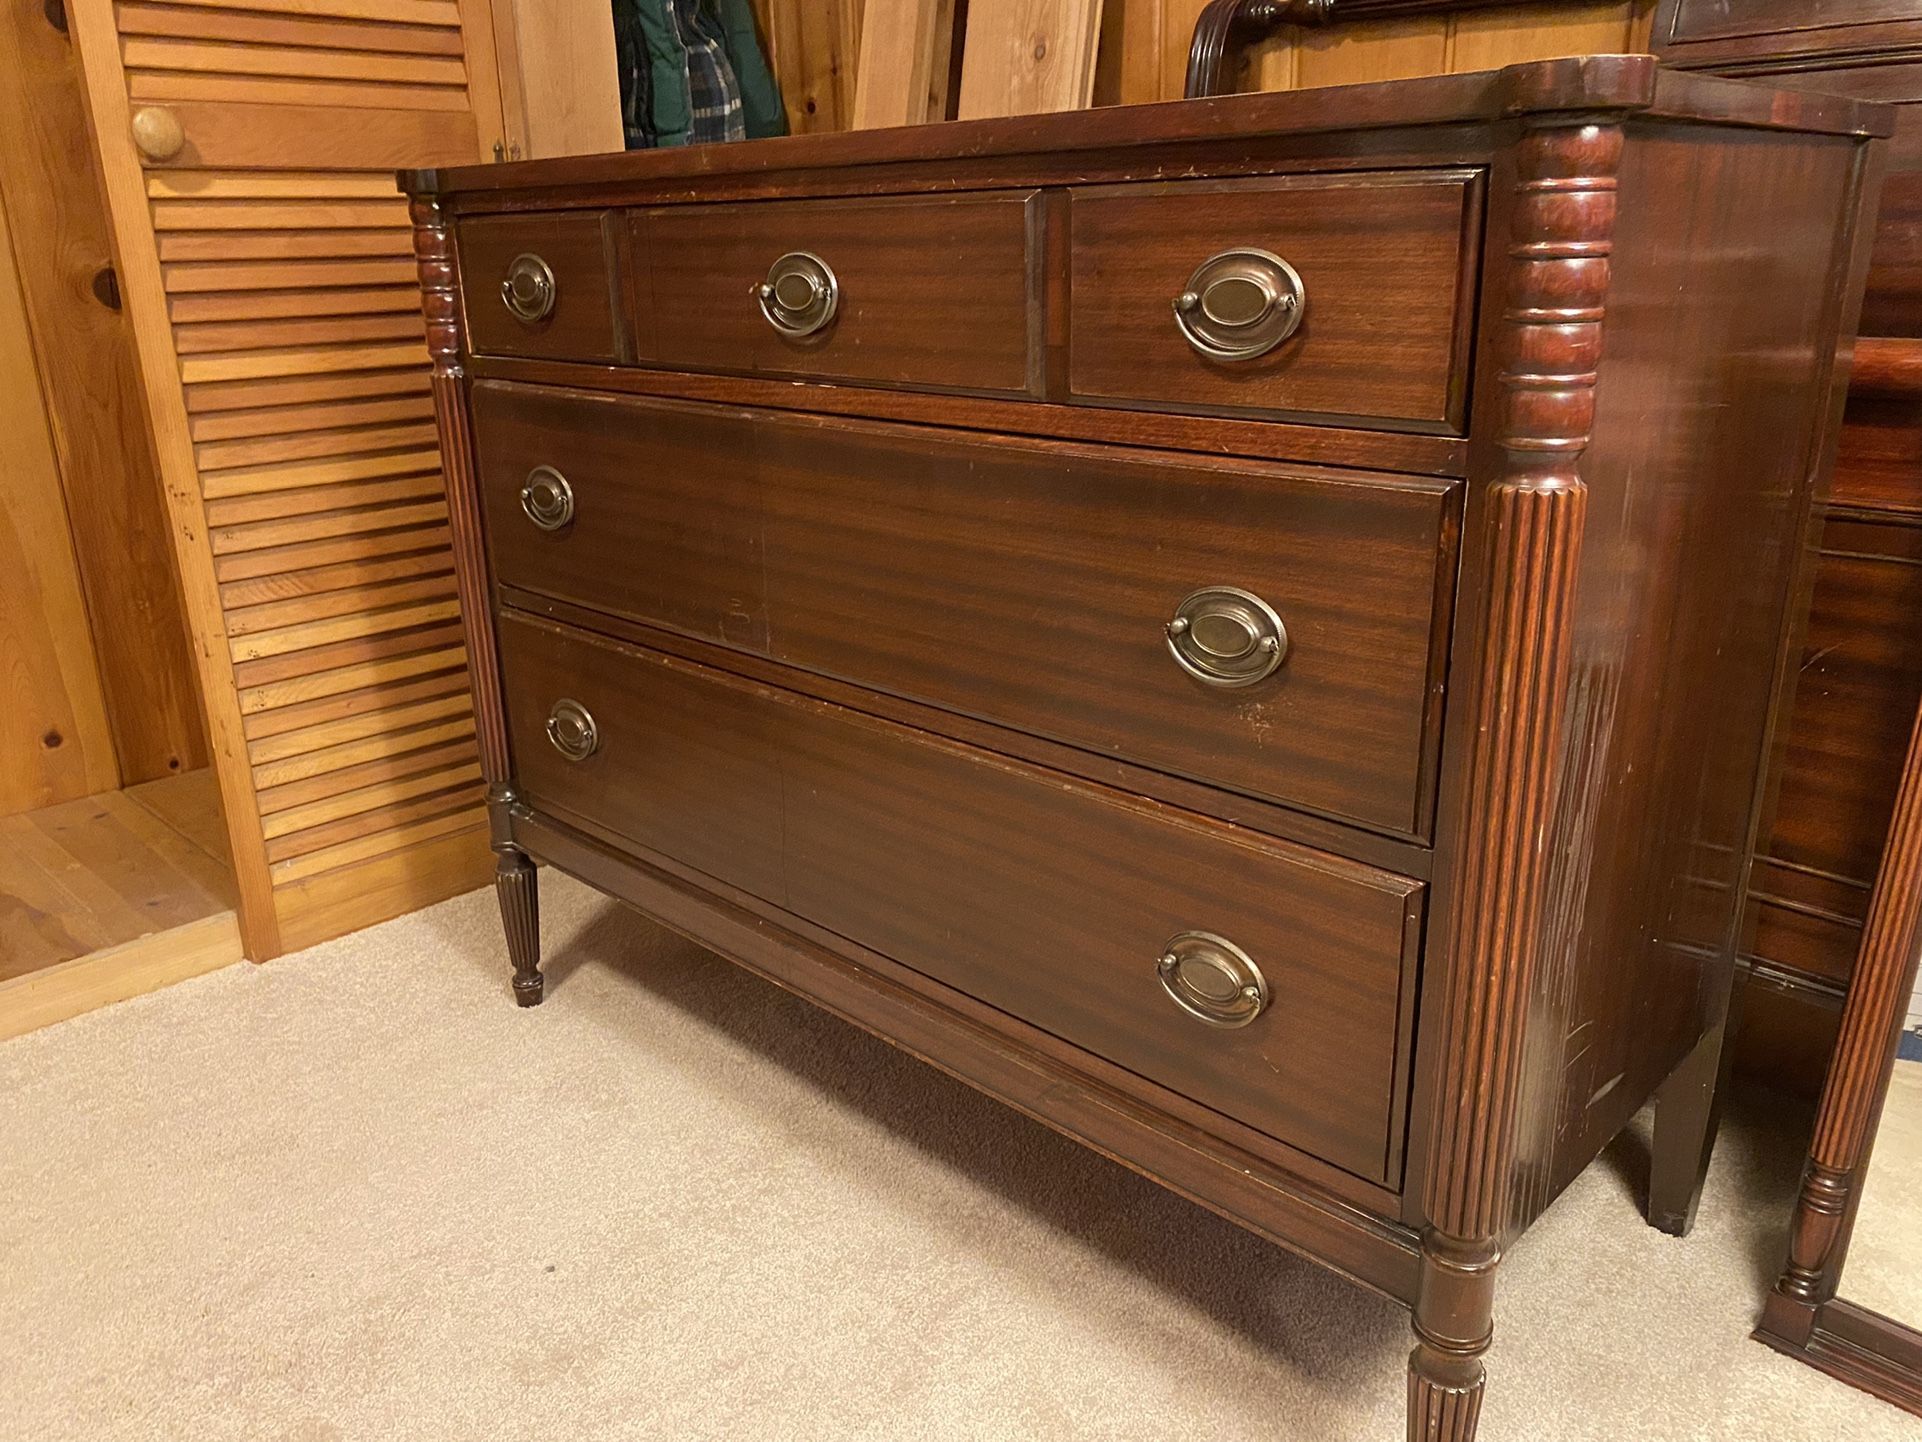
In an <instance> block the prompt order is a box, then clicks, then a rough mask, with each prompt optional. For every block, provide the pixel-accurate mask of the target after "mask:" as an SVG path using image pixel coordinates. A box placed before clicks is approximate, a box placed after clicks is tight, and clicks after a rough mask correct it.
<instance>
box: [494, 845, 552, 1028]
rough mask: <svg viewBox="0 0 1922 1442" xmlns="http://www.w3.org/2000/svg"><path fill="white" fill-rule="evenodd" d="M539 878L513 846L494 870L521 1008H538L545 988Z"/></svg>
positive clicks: (501, 851)
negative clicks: (542, 963) (542, 972)
mask: <svg viewBox="0 0 1922 1442" xmlns="http://www.w3.org/2000/svg"><path fill="white" fill-rule="evenodd" d="M538 878H539V873H537V872H536V871H535V869H534V863H533V862H532V861H530V860H528V859H527V853H526V852H524V851H520V850H517V849H516V848H514V847H511V846H510V847H503V848H501V849H500V861H499V863H498V864H497V865H496V866H495V868H494V894H495V895H496V896H498V897H499V898H500V904H501V926H502V927H503V928H505V930H506V932H507V955H508V958H509V959H510V960H511V961H512V962H513V963H514V1000H515V1001H517V1002H519V1003H520V1004H521V1005H522V1006H539V1005H540V1004H541V989H542V987H543V986H544V985H545V983H544V981H543V979H542V977H541V906H540V889H539V879H538Z"/></svg>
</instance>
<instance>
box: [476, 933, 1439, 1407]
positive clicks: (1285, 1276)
mask: <svg viewBox="0 0 1922 1442" xmlns="http://www.w3.org/2000/svg"><path fill="white" fill-rule="evenodd" d="M548 942H549V946H550V951H549V955H548V960H547V962H546V964H545V966H544V968H543V969H544V971H545V973H546V976H547V996H548V1000H547V1002H546V1003H545V1005H544V1007H543V1008H542V1010H543V1011H544V1012H548V1013H550V1014H552V1013H554V1012H557V1011H561V1010H563V1009H564V1008H566V1006H567V998H568V994H569V992H570V990H572V989H573V988H572V987H571V986H570V982H571V981H572V980H573V979H574V978H575V976H576V974H577V972H578V971H579V970H580V969H581V968H583V967H587V966H592V965H597V964H598V965H603V966H606V967H608V968H609V969H611V970H613V971H615V972H617V973H618V974H619V976H620V977H621V978H622V982H623V984H626V985H632V986H635V987H639V988H642V989H644V990H645V991H646V992H647V993H649V994H650V995H651V997H652V998H654V999H656V1000H658V1001H660V1002H664V1003H666V1004H668V1005H670V1006H672V1007H674V1008H675V1009H676V1010H678V1011H680V1012H682V1013H684V1014H685V1015H687V1016H688V1017H689V1018H691V1019H692V1020H695V1021H697V1022H698V1023H699V1024H700V1025H701V1027H702V1028H703V1029H704V1030H705V1031H707V1032H708V1033H710V1034H711V1035H712V1038H713V1043H714V1046H715V1048H716V1049H717V1050H726V1049H736V1050H742V1051H747V1052H750V1053H752V1054H753V1056H755V1057H756V1058H759V1059H761V1060H763V1061H766V1062H770V1063H773V1064H774V1065H776V1066H779V1067H780V1068H781V1069H782V1070H783V1071H784V1072H786V1073H787V1074H788V1075H789V1076H790V1077H792V1078H793V1079H794V1080H795V1081H796V1082H797V1083H799V1084H800V1085H801V1086H803V1087H804V1088H806V1090H807V1092H808V1093H810V1094H812V1095H813V1096H814V1097H816V1098H818V1099H819V1100H820V1101H821V1102H823V1103H824V1104H825V1105H826V1106H828V1107H830V1108H832V1109H834V1110H835V1111H838V1112H842V1113H846V1114H848V1115H849V1117H850V1118H851V1119H853V1120H855V1121H856V1122H858V1123H866V1124H872V1125H877V1126H880V1127H883V1128H885V1129H886V1130H887V1131H888V1132H889V1133H890V1134H891V1135H892V1136H894V1137H896V1138H898V1139H899V1140H900V1141H902V1142H903V1143H905V1144H907V1145H909V1146H911V1147H913V1148H914V1149H915V1150H916V1151H917V1152H919V1153H920V1154H922V1155H923V1156H925V1157H927V1158H929V1159H930V1160H932V1161H933V1162H935V1163H937V1164H938V1165H940V1166H942V1167H943V1168H945V1169H947V1170H948V1171H950V1172H953V1173H956V1174H959V1175H961V1176H963V1177H965V1178H966V1179H967V1181H968V1182H969V1183H970V1184H971V1185H974V1186H976V1187H979V1188H981V1189H982V1190H984V1191H986V1192H989V1193H991V1194H992V1195H993V1197H994V1198H995V1199H996V1200H997V1201H998V1202H1000V1203H1002V1204H1004V1205H1006V1206H1008V1207H1012V1208H1017V1209H1019V1210H1020V1211H1021V1212H1023V1213H1024V1214H1026V1215H1027V1216H1029V1217H1031V1218H1033V1219H1035V1220H1038V1221H1039V1222H1041V1223H1043V1224H1045V1225H1046V1226H1048V1227H1050V1228H1052V1229H1053V1230H1055V1231H1057V1232H1059V1233H1062V1234H1064V1235H1065V1236H1067V1237H1068V1238H1070V1239H1072V1241H1073V1242H1074V1243H1075V1244H1076V1245H1078V1246H1081V1247H1085V1248H1087V1249H1089V1250H1090V1251H1092V1252H1095V1253H1098V1254H1099V1255H1100V1256H1102V1257H1103V1258H1105V1259H1107V1260H1108V1261H1109V1262H1111V1263H1113V1264H1116V1265H1118V1266H1121V1267H1125V1268H1126V1269H1128V1271H1130V1272H1131V1273H1133V1274H1134V1275H1135V1276H1137V1277H1138V1278H1139V1279H1140V1280H1141V1281H1142V1283H1143V1284H1144V1285H1146V1286H1149V1287H1153V1288H1155V1289H1157V1290H1159V1291H1161V1292H1163V1293H1166V1294H1170V1295H1172V1296H1173V1297H1175V1298H1177V1299H1178V1300H1179V1301H1180V1302H1182V1303H1183V1304H1184V1305H1186V1306H1188V1307H1191V1308H1193V1309H1194V1310H1195V1311H1197V1312H1199V1313H1201V1314H1204V1315H1205V1316H1207V1317H1209V1318H1210V1319H1212V1320H1213V1321H1214V1322H1215V1323H1217V1324H1219V1325H1220V1326H1222V1327H1225V1328H1228V1329H1230V1330H1231V1331H1232V1332H1234V1333H1235V1334H1237V1335H1239V1336H1240V1337H1241V1338H1244V1339H1245V1340H1246V1341H1248V1342H1249V1343H1250V1344H1252V1345H1254V1346H1255V1347H1258V1348H1259V1349H1261V1350H1262V1351H1263V1352H1265V1353H1268V1354H1269V1355H1270V1356H1271V1357H1272V1358H1273V1359H1274V1360H1276V1361H1278V1362H1280V1363H1282V1364H1283V1365H1289V1366H1292V1367H1294V1368H1296V1369H1297V1370H1298V1371H1300V1372H1302V1373H1303V1374H1304V1375H1305V1376H1310V1377H1312V1379H1313V1381H1314V1383H1315V1385H1316V1386H1317V1387H1318V1388H1319V1387H1326V1388H1329V1389H1333V1390H1340V1389H1343V1388H1347V1387H1349V1386H1351V1385H1358V1384H1363V1383H1379V1381H1380V1380H1381V1378H1382V1376H1383V1374H1384V1372H1385V1371H1386V1372H1389V1373H1393V1372H1398V1371H1399V1370H1400V1369H1401V1368H1402V1367H1403V1365H1404V1359H1405V1357H1406V1355H1407V1351H1408V1347H1409V1345H1410V1337H1409V1330H1408V1315H1407V1313H1406V1311H1405V1310H1403V1309H1402V1308H1401V1307H1400V1306H1399V1305H1397V1304H1395V1303H1392V1302H1389V1301H1387V1300H1385V1299H1383V1298H1380V1297H1377V1296H1375V1295H1374V1294H1372V1293H1370V1292H1368V1291H1366V1290H1364V1289H1363V1288H1362V1287H1360V1286H1359V1285H1356V1284H1354V1283H1351V1282H1347V1281H1345V1280H1344V1279H1342V1278H1340V1277H1338V1276H1335V1275H1334V1274H1333V1273H1330V1272H1328V1271H1326V1270H1324V1269H1323V1268H1321V1267H1320V1266H1318V1265H1316V1264H1314V1263H1311V1262H1308V1261H1305V1260H1303V1259H1301V1258H1299V1257H1297V1256H1295V1255H1294V1254H1293V1253H1291V1252H1288V1251H1285V1250H1283V1249H1281V1248H1280V1247H1277V1246H1275V1245H1273V1244H1271V1243H1268V1242H1266V1241H1264V1240H1262V1239H1261V1238H1259V1237H1256V1236H1255V1235H1253V1234H1252V1233H1250V1232H1247V1231H1245V1230H1243V1229H1242V1228H1240V1227H1238V1226H1236V1225H1234V1224H1233V1223H1231V1222H1228V1221H1226V1220H1224V1219H1222V1218H1220V1217H1217V1216H1216V1215H1214V1214H1213V1213H1212V1212H1209V1211H1207V1210H1205V1209H1203V1208H1201V1207H1199V1206H1197V1205H1196V1204H1194V1203H1192V1202H1189V1201H1188V1200H1187V1199H1185V1198H1183V1197H1180V1196H1178V1195H1176V1194H1175V1193H1173V1192H1170V1191H1168V1190H1167V1189H1165V1188H1163V1187H1161V1186H1159V1185H1157V1184H1156V1183H1154V1182H1151V1181H1149V1180H1147V1179H1146V1178H1144V1177H1141V1176H1138V1175H1136V1174H1135V1173H1133V1172H1131V1171H1129V1170H1127V1169H1126V1168H1124V1167H1122V1166H1120V1165H1119V1164H1118V1163H1115V1162H1111V1161H1109V1160H1107V1159H1106V1158H1104V1157H1102V1156H1100V1155H1098V1154H1096V1153H1095V1152H1092V1151H1090V1150H1088V1149H1087V1148H1086V1147H1084V1146H1082V1145H1080V1144H1079V1143H1077V1142H1073V1141H1070V1140H1068V1139H1067V1138H1066V1137H1063V1136H1060V1135H1057V1134H1056V1133H1055V1132H1053V1131H1051V1130H1049V1129H1048V1128H1046V1127H1044V1126H1042V1125H1041V1124H1040V1123H1039V1122H1036V1121H1033V1120H1031V1119H1030V1118H1028V1117H1026V1116H1024V1115H1022V1114H1021V1113H1019V1112H1016V1111H1014V1110H1013V1109H1011V1108H1009V1107H1007V1106H1005V1105H1003V1104H1002V1103H1000V1102H998V1101H995V1100H993V1099H991V1098H989V1097H987V1096H984V1095H983V1094H981V1093H979V1092H976V1091H974V1090H973V1089H972V1088H970V1087H968V1086H966V1085H965V1084H963V1083H962V1082H959V1081H957V1080H955V1079H954V1078H952V1077H950V1076H948V1075H947V1074H945V1073H943V1072H941V1071H938V1070H936V1069H935V1068H934V1067H932V1066H929V1065H927V1064H925V1063H923V1062H921V1061H919V1060H917V1059H915V1058H914V1057H911V1056H909V1055H907V1054H906V1053H904V1052H900V1051H897V1050H896V1049H894V1048H893V1047H891V1046H889V1045H888V1044H887V1043H885V1042H883V1041H881V1040H879V1039H878V1038H876V1037H873V1036H870V1035H869V1034H868V1033H866V1032H864V1031H862V1030H860V1029H859V1028H857V1027H855V1026H854V1025H852V1024H851V1023H848V1022H845V1021H842V1020H841V1019H840V1018H838V1017H836V1016H833V1015H832V1014H830V1013H828V1012H826V1011H823V1010H822V1009H820V1008H819V1007H816V1006H814V1005H813V1004H812V1003H810V1002H808V1001H805V1000H803V999H801V998H800V997H798V996H794V995H792V994H791V993H788V992H786V991H783V990H782V989H781V988H780V987H778V986H776V985H774V984H773V983H772V982H769V981H766V980H764V979H763V978H761V977H759V976H757V975H755V974H754V973H752V972H749V971H747V970H746V969H745V968H742V967H739V966H737V965H735V964H734V963H732V962H730V961H727V960H725V959H723V958H721V957H719V956H716V955H715V954H713V953H712V952H709V951H707V950H706V949H704V948H702V947H700V946H698V945H696V944H694V943H693V942H690V941H687V940H685V939H683V938H681V937H679V936H678V935H676V934H674V933H672V932H669V931H667V930H665V929H663V928H661V927H659V926H657V925H656V924H655V923H653V922H652V921H649V920H648V919H647V918H645V917H644V916H642V915H640V914H639V913H637V912H634V911H631V910H628V909H627V908H625V907H622V906H620V905H619V904H618V903H614V902H605V903H602V904H600V905H599V906H598V907H597V909H596V910H595V911H594V912H593V913H592V914H591V915H590V916H589V917H588V918H587V919H586V920H585V921H584V923H583V924H582V925H581V927H580V929H579V930H578V931H576V932H575V933H574V934H573V935H571V936H569V937H565V938H558V937H554V936H552V935H551V933H550V935H549V938H548ZM557 943H558V944H557ZM503 974H504V973H503ZM503 990H504V989H503ZM504 1004H505V1003H504ZM633 1043H634V1045H635V1046H637V1047H645V1048H648V1049H649V1050H650V1051H653V1052H655V1053H656V1054H657V1055H658V1054H659V1048H660V1047H661V1046H663V1045H666V1046H677V1045H681V1044H682V1041H681V1039H680V1038H678V1037H675V1038H664V1037H662V1036H660V1035H658V1034H652V1033H651V1034H648V1035H644V1036H643V1035H635V1036H634V1037H633ZM663 1059H664V1060H669V1061H675V1062H684V1063H685V1064H686V1065H688V1066H690V1067H696V1066H700V1065H701V1061H702V1059H701V1057H699V1056H698V1055H693V1054H689V1055H687V1056H685V1057H667V1058H663ZM710 1060H711V1059H710ZM703 1074H704V1075H705V1076H707V1077H708V1079H709V1080H710V1081H713V1080H714V1079H715V1077H716V1076H717V1075H718V1074H727V1075H731V1076H733V1077H738V1078H739V1079H740V1082H741V1084H742V1090H743V1100H744V1102H746V1103H750V1104H751V1102H752V1101H753V1098H752V1096H751V1095H749V1093H750V1091H751V1090H752V1088H751V1087H750V1086H749V1085H748V1084H747V1083H748V1082H749V1080H750V1079H749V1078H748V1077H746V1076H743V1075H742V1073H741V1071H740V1070H739V1069H728V1068H715V1067H713V1066H711V1065H709V1066H707V1067H705V1068H703ZM856 1184H859V1183H858V1180H857V1181H856ZM927 1221H928V1224H929V1225H930V1226H931V1227H936V1228H939V1227H950V1228H952V1227H953V1226H954V1221H953V1219H952V1218H950V1217H949V1216H947V1215H946V1213H945V1212H944V1211H941V1210H937V1209H929V1211H928V1212H927Z"/></svg>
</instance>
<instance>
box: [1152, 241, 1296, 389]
mask: <svg viewBox="0 0 1922 1442" xmlns="http://www.w3.org/2000/svg"><path fill="white" fill-rule="evenodd" d="M1307 304H1308V296H1307V292H1306V291H1305V289H1304V288H1303V286H1302V283H1301V276H1300V275H1299V274H1297V273H1296V271H1295V268H1294V267H1293V266H1292V265H1290V264H1288V262H1287V261H1285V260H1283V259H1282V258H1281V257H1280V256H1278V255H1272V254H1270V253H1269V252H1268V251H1265V250H1253V249H1250V248H1248V247H1241V248H1238V249H1235V250H1224V251H1222V252H1221V253H1220V254H1219V255H1213V256H1210V257H1209V258H1208V259H1207V260H1204V261H1203V262H1202V263H1201V264H1200V265H1199V266H1197V267H1196V268H1195V273H1194V274H1193V275H1191V276H1189V277H1188V286H1187V289H1185V290H1183V291H1182V292H1181V294H1180V295H1178V296H1176V297H1175V324H1176V325H1177V326H1178V327H1180V329H1181V334H1182V336H1183V337H1184V338H1185V339H1186V340H1187V342H1188V344H1189V345H1190V346H1192V347H1193V348H1194V349H1195V350H1196V351H1198V352H1200V353H1201V354H1202V355H1204V356H1206V357H1208V359H1209V360H1218V361H1245V360H1254V359H1256V358H1257V357H1259V356H1264V355H1266V354H1268V352H1269V351H1271V350H1273V349H1274V348H1275V347H1276V346H1278V345H1280V344H1281V343H1282V342H1283V341H1285V340H1287V339H1288V337H1289V336H1291V335H1293V334H1294V333H1295V328H1296V327H1297V326H1299V325H1300V324H1301V314H1302V311H1303V309H1304V308H1305V307H1306V306H1307Z"/></svg>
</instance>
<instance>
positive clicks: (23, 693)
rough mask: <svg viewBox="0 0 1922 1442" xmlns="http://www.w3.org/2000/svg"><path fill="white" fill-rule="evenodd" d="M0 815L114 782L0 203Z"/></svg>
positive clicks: (76, 571)
mask: <svg viewBox="0 0 1922 1442" xmlns="http://www.w3.org/2000/svg"><path fill="white" fill-rule="evenodd" d="M0 435H4V436H5V437H6V438H7V445H6V451H5V456H4V459H3V460H0V690H3V691H4V692H5V695H6V697H7V704H6V705H4V706H0V815H10V814H12V813H14V812H19V811H31V810H35V809H37V808H39V807H42V806H51V805H53V804H55V803H56V802H61V801H71V800H74V799H76V798H78V797H82V796H88V795H92V794H93V793H95V792H98V791H109V790H112V789H113V788H114V787H115V786H117V785H118V784H119V769H118V767H117V766H116V765H115V762H114V754H113V740H112V736H111V734H110V732H109V730H108V726H107V707H106V699H105V695H104V692H103V690H102V688H101V684H100V674H99V669H98V664H97V662H96V660H95V657H94V649H93V636H92V632H91V628H90V627H89V625H88V620H87V606H86V601H85V598H84V596H83V594H82V591H81V584H80V567H79V562H78V560H77V559H76V557H75V555H74V551H73V541H72V535H71V532H70V530H69V524H68V518H67V506H66V498H65V496H64V494H63V493H62V490H61V485H60V468H59V463H58V461H57V460H56V459H55V455H54V446H53V434H52V431H51V429H50V427H49V425H48V421H47V415H46V411H45V409H44V406H43V404H42V399H41V385H40V372H39V368H38V366H37V364H36V361H35V358H34V350H33V340H32V336H31V334H30V332H29V330H28V326H27V311H26V304H25V302H24V300H23V298H22V294H21V289H20V278H19V274H18V272H17V271H16V270H15V267H14V247H13V237H12V227H11V225H10V224H9V221H8V213H7V208H6V204H5V197H4V195H0Z"/></svg>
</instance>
